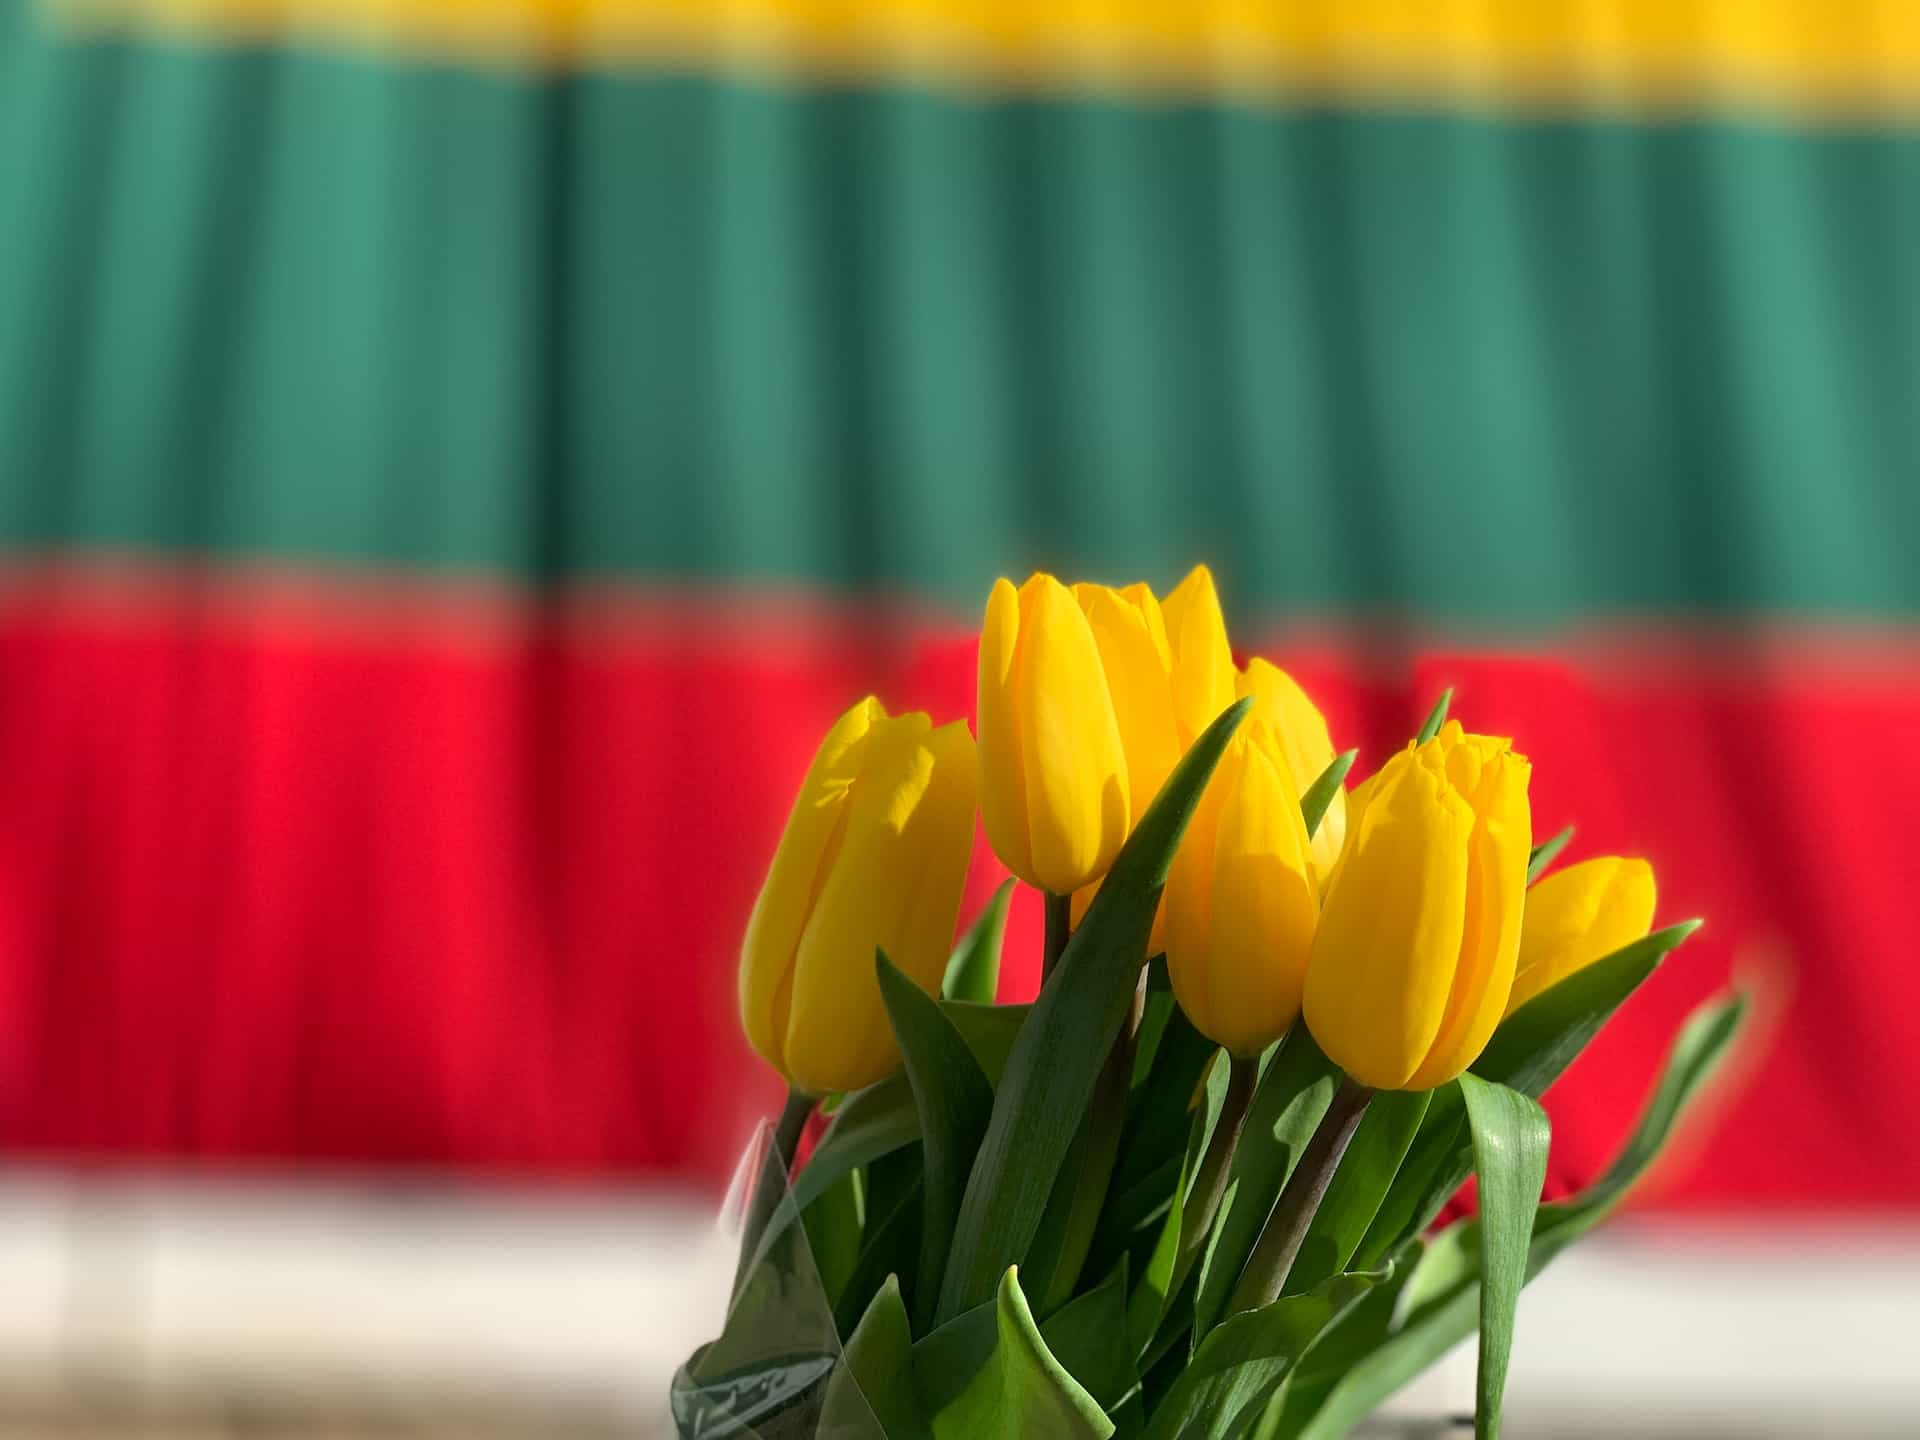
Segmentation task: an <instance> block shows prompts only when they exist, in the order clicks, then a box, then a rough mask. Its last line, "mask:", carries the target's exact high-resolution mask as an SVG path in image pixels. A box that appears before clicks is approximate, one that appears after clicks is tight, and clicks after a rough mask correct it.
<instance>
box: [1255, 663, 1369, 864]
mask: <svg viewBox="0 0 1920 1440" xmlns="http://www.w3.org/2000/svg"><path fill="white" fill-rule="evenodd" d="M1235 688H1236V689H1237V691H1238V692H1239V693H1240V694H1242V695H1251V696H1253V697H1254V712H1253V713H1254V715H1255V717H1256V718H1261V717H1264V718H1265V719H1266V720H1267V721H1268V722H1269V723H1270V724H1271V725H1272V726H1273V727H1274V731H1275V733H1276V734H1277V735H1278V736H1279V739H1280V748H1281V752H1282V753H1283V754H1284V755H1285V756H1286V758H1287V766H1288V768H1289V769H1290V770H1292V772H1293V775H1294V778H1295V779H1296V780H1298V781H1299V782H1300V786H1301V793H1302V794H1303V795H1304V794H1305V793H1306V787H1308V786H1309V785H1311V784H1313V782H1314V781H1315V780H1316V779H1318V778H1319V776H1320V772H1321V771H1323V770H1325V769H1326V768H1327V766H1329V765H1331V764H1332V763H1333V757H1334V754H1335V751H1334V748H1333V733H1332V731H1330V730H1329V729H1328V728H1327V719H1326V716H1324V715H1322V714H1321V713H1320V707H1319V706H1317V705H1315V704H1314V703H1313V701H1312V700H1311V699H1309V698H1308V696H1307V692H1306V691H1305V690H1302V689H1301V688H1300V684H1299V682H1298V681H1296V680H1295V679H1294V678H1293V677H1292V676H1291V675H1289V674H1287V672H1286V671H1284V670H1282V669H1281V668H1280V667H1279V666H1278V665H1274V664H1271V663H1270V662H1268V661H1266V660H1262V659H1260V658H1259V657H1258V656H1255V657H1254V658H1253V659H1252V660H1249V661H1248V662H1247V668H1246V669H1245V670H1244V671H1243V672H1241V675H1240V677H1239V681H1238V683H1237V685H1236V687H1235ZM1346 838H1347V797H1346V792H1345V791H1344V790H1342V791H1336V792H1335V793H1334V797H1333V801H1332V803H1331V804H1329V805H1328V806H1327V810H1326V813H1325V814H1324V815H1322V816H1321V817H1320V828H1319V829H1317V830H1316V831H1314V834H1313V864H1314V871H1315V874H1316V876H1317V877H1318V878H1319V879H1320V880H1321V881H1323V882H1324V881H1325V880H1326V879H1327V878H1328V876H1329V875H1330V874H1331V873H1332V871H1333V866H1334V862H1335V861H1336V860H1338V859H1339V858H1340V847H1341V845H1342V844H1344V843H1345V841H1346Z"/></svg>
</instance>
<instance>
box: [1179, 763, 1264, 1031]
mask: <svg viewBox="0 0 1920 1440" xmlns="http://www.w3.org/2000/svg"><path fill="white" fill-rule="evenodd" d="M1245 765H1246V746H1245V743H1244V741H1243V740H1242V739H1241V738H1240V737H1239V736H1235V737H1234V739H1233V741H1232V742H1231V743H1229V744H1228V746H1227V751H1226V753H1225V754H1224V755H1222V756H1221V757H1220V763H1219V764H1218V765H1216V766H1215V767H1214V771H1213V776H1212V778H1211V779H1209V780H1208V782H1207V788H1206V789H1205V790H1203V791H1201V792H1200V802H1199V804H1198V805H1196V806H1195V807H1194V812H1193V819H1192V820H1190V821H1188V822H1187V833H1186V835H1185V836H1183V837H1182V838H1181V841H1180V848H1179V849H1178V850H1176V851H1174V853H1173V863H1172V864H1171V865H1169V866H1168V867H1167V888H1166V890H1165V891H1164V892H1162V894H1161V897H1160V913H1161V914H1162V915H1164V916H1165V917H1166V926H1167V937H1166V938H1167V978H1168V979H1169V980H1170V981H1171V982H1172V984H1173V998H1174V999H1175V1000H1176V1001H1178V1002H1179V1005H1180V1008H1181V1009H1182V1010H1183V1011H1185V1012H1186V1016H1187V1019H1189V1020H1190V1021H1192V1022H1193V1028H1194V1029H1196V1030H1198V1031H1199V1032H1200V1033H1201V1034H1202V1035H1207V1036H1211V1035H1212V1034H1213V1025H1214V1022H1213V998H1212V987H1211V985H1210V983H1209V969H1210V963H1209V957H1210V956H1211V955H1212V953H1213V938H1214V937H1213V878H1214V854H1215V850H1216V848H1217V847H1218V845H1219V839H1220V818H1221V816H1222V814H1223V813H1224V812H1225V810H1226V806H1227V802H1228V797H1229V796H1231V795H1232V794H1233V793H1234V791H1235V790H1236V789H1237V788H1238V786H1239V783H1240V772H1241V771H1242V769H1243V768H1244V767H1245Z"/></svg>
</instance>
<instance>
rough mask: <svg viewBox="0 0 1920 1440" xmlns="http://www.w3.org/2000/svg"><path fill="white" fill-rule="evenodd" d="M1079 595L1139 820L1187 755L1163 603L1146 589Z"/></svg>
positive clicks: (1090, 589) (1078, 591)
mask: <svg viewBox="0 0 1920 1440" xmlns="http://www.w3.org/2000/svg"><path fill="white" fill-rule="evenodd" d="M1073 594H1074V598H1075V599H1076V600H1077V601H1079V604H1080V609H1081V612H1082V613H1083V614H1084V615H1085V616H1086V617H1087V625H1088V627H1089V628H1090V629H1091V630H1092V631H1093V641H1094V645H1095V648H1097V649H1098V650H1099V652H1100V666H1101V669H1102V670H1103V671H1104V672H1105V674H1106V680H1107V694H1108V695H1109V696H1110V697H1111V699H1112V703H1113V714H1114V719H1115V720H1116V721H1117V722H1118V724H1119V726H1120V744H1121V748H1122V749H1123V750H1124V751H1125V752H1126V756H1127V794H1128V798H1129V800H1130V801H1131V802H1132V803H1131V805H1130V807H1129V808H1130V809H1132V810H1133V811H1134V812H1135V813H1134V818H1135V819H1138V818H1139V816H1140V815H1143V814H1145V813H1146V809H1147V806H1149V805H1151V804H1152V803H1153V797H1154V796H1156V795H1158V794H1159V793H1160V787H1161V785H1163V784H1165V783H1166V779H1167V776H1168V775H1170V774H1172V773H1173V767H1174V765H1175V764H1176V763H1177V762H1178V761H1179V759H1180V752H1181V745H1180V731H1179V724H1178V722H1177V721H1176V719H1175V717H1174V709H1173V679H1172V676H1171V674H1170V673H1169V665H1170V661H1169V658H1168V651H1167V636H1166V629H1165V626H1164V625H1163V623H1162V621H1161V616H1160V604H1159V602H1158V601H1156V600H1155V599H1154V598H1153V592H1152V591H1150V590H1148V589H1147V588H1146V586H1144V585H1134V586H1129V587H1128V588H1127V589H1126V590H1124V591H1118V590H1110V589H1108V588H1107V587H1106V586H1104V585H1076V586H1074V587H1073Z"/></svg>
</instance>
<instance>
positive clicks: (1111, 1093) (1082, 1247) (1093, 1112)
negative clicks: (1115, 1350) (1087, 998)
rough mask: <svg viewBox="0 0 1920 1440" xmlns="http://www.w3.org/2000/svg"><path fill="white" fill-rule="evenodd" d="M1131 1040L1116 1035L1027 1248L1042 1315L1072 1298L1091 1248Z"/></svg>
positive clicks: (1107, 1181)
mask: <svg viewBox="0 0 1920 1440" xmlns="http://www.w3.org/2000/svg"><path fill="white" fill-rule="evenodd" d="M1131 1042H1132V1037H1131V1036H1130V1035H1128V1034H1127V1033H1126V1032H1125V1031H1122V1032H1121V1034H1120V1035H1119V1036H1118V1037H1116V1039H1115V1040H1114V1044H1113V1049H1112V1051H1110V1052H1109V1053H1108V1055H1107V1060H1106V1064H1105V1065H1103V1066H1102V1067H1101V1070H1100V1079H1099V1081H1098V1083H1097V1084H1096V1085H1095V1086H1094V1090H1093V1103H1092V1104H1091V1105H1090V1106H1089V1107H1088V1110H1087V1113H1086V1116H1085V1117H1084V1118H1083V1119H1082V1120H1081V1122H1080V1128H1079V1129H1078V1130H1077V1131H1075V1132H1074V1137H1073V1149H1072V1151H1071V1152H1070V1153H1069V1154H1068V1156H1067V1161H1066V1163H1065V1164H1064V1165H1062V1166H1061V1167H1060V1178H1059V1179H1057V1180H1056V1181H1054V1185H1053V1194H1052V1196H1050V1197H1049V1198H1048V1200H1047V1209H1046V1213H1045V1214H1043V1215H1042V1216H1041V1218H1040V1228H1039V1230H1038V1232H1036V1234H1035V1235H1034V1239H1033V1244H1032V1245H1031V1246H1030V1247H1028V1250H1027V1265H1028V1271H1027V1273H1028V1274H1029V1275H1030V1276H1032V1283H1033V1288H1034V1293H1035V1294H1036V1295H1037V1296H1038V1297H1039V1299H1040V1313H1041V1314H1042V1315H1051V1314H1052V1313H1053V1312H1054V1311H1056V1310H1058V1309H1059V1308H1060V1307H1061V1306H1062V1305H1064V1304H1066V1303H1067V1301H1068V1300H1070V1299H1071V1298H1072V1297H1073V1292H1074V1290H1075V1288H1076V1287H1077V1286H1078V1285H1079V1283H1080V1274H1081V1271H1082V1270H1083V1269H1085V1267H1086V1263H1087V1255H1088V1252H1089V1251H1090V1250H1091V1249H1092V1247H1093V1242H1094V1234H1095V1231H1096V1229H1097V1228H1098V1226H1099V1222H1100V1214H1101V1209H1102V1207H1103V1206H1104V1205H1105V1203H1106V1199H1107V1194H1108V1191H1109V1190H1110V1189H1111V1188H1112V1183H1113V1162H1114V1157H1115V1155H1116V1154H1118V1153H1119V1149H1120V1127H1121V1125H1122V1124H1123V1123H1124V1122H1125V1120H1126V1115H1127V1088H1128V1087H1127V1081H1128V1078H1129V1076H1130V1075H1131V1074H1132V1071H1133V1047H1132V1043H1131Z"/></svg>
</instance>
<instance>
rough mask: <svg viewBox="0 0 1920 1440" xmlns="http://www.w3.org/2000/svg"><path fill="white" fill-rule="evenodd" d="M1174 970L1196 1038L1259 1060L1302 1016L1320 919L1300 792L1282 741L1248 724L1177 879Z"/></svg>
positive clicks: (1170, 907) (1226, 760)
mask: <svg viewBox="0 0 1920 1440" xmlns="http://www.w3.org/2000/svg"><path fill="white" fill-rule="evenodd" d="M1165 909H1166V916H1167V971H1168V974H1169V976H1170V977H1171V979H1172V981H1173V994H1174V998H1175V999H1176V1000H1178V1001H1179V1002H1180V1008H1181V1009H1182V1010H1184V1011H1185V1012H1186V1015H1187V1018H1188V1019H1189V1020H1191V1021H1192V1022H1193V1025H1194V1028H1195V1029H1197V1030H1198V1031H1200V1033H1201V1034H1203V1035H1205V1036H1206V1037H1207V1038H1208V1039H1210V1040H1212V1041H1214V1042H1215V1043H1216V1044H1219V1045H1224V1046H1225V1047H1226V1048H1227V1049H1228V1050H1230V1051H1231V1052H1233V1054H1235V1055H1239V1056H1253V1055H1258V1054H1259V1053H1260V1051H1261V1050H1263V1049H1265V1048H1266V1047H1267V1046H1268V1045H1270V1044H1272V1043H1273V1041H1275V1040H1277V1039H1279V1038H1280V1036H1281V1035H1282V1034H1284V1033H1285V1031H1286V1029H1287V1027H1288V1026H1290V1025H1292V1024H1293V1021H1294V1017H1295V1016H1297V1015H1298V1014H1299V1013H1300V990H1301V985H1302V983H1303V981H1304V980H1305V978H1306V972H1307V957H1308V955H1309V953H1310V952H1311V950H1312V948H1313V932H1314V925H1315V923H1316V921H1317V920H1318V918H1319V914H1320V895H1319V888H1318V886H1317V884H1316V883H1315V880H1314V875H1313V867H1312V865H1311V863H1310V860H1309V856H1308V848H1307V827H1306V824H1305V822H1304V821H1303V820H1302V819H1301V817H1300V789H1299V786H1298V785H1297V784H1296V783H1295V781H1294V777H1293V772H1292V770H1291V769H1290V768H1289V767H1288V764H1287V758H1286V753H1285V747H1284V745H1283V744H1282V741H1281V738H1280V736H1279V734H1278V733H1277V732H1276V730H1275V728H1274V727H1273V726H1272V725H1271V724H1269V723H1268V722H1267V721H1265V720H1263V719H1261V718H1259V717H1258V716H1257V715H1254V716H1249V717H1248V719H1247V720H1246V722H1245V723H1244V724H1243V725H1242V726H1241V728H1240V731H1239V733H1238V734H1236V735H1235V736H1234V738H1233V741H1232V742H1231V744H1229V746H1228V747H1227V753H1226V754H1225V755H1224V756H1222V757H1221V760H1220V764H1219V766H1218V768H1216V769H1215V771H1214V773H1213V778H1212V780H1211V781H1210V782H1209V783H1208V785H1207V789H1206V791H1205V793H1204V794H1203V795H1202V796H1201V799H1200V804H1199V806H1198V808H1197V809H1196V811H1195V812H1194V817H1193V820H1192V822H1191V823H1190V824H1189V825H1188V826H1187V833H1186V837H1185V838H1184V839H1183V840H1182V841H1181V843H1180V849H1179V850H1178V852H1176V854H1175V855H1174V858H1173V865H1172V868H1171V869H1170V870H1169V871H1168V874H1167V890H1166V899H1165Z"/></svg>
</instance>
